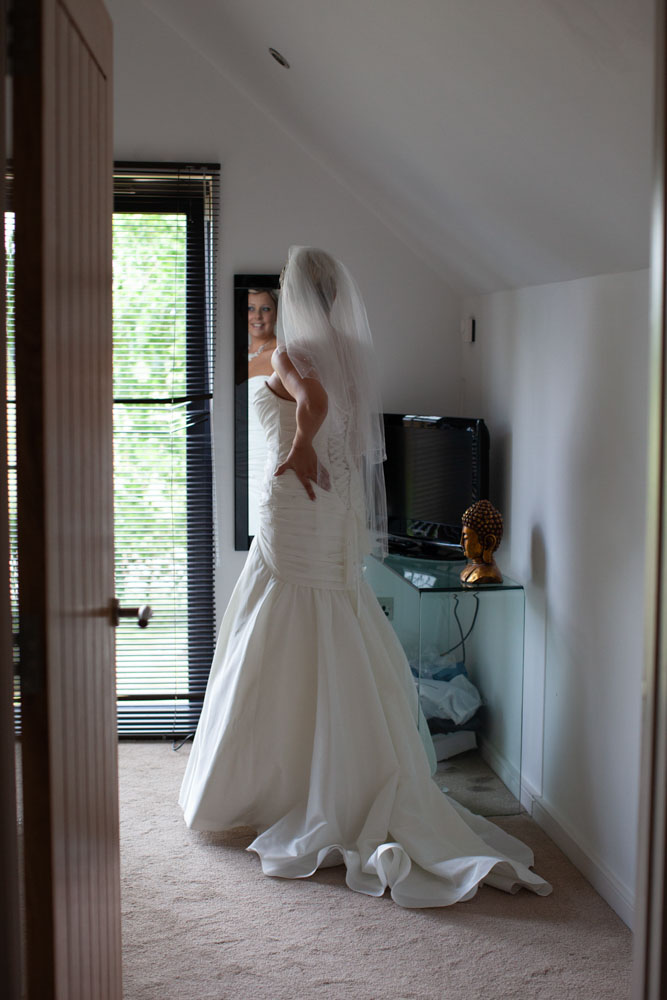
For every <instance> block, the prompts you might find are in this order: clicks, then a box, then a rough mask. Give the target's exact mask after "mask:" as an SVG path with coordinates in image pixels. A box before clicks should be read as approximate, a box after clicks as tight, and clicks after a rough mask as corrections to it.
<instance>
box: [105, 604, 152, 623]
mask: <svg viewBox="0 0 667 1000" xmlns="http://www.w3.org/2000/svg"><path fill="white" fill-rule="evenodd" d="M152 617H153V610H152V608H150V607H149V606H148V604H142V605H141V607H140V608H121V606H120V601H119V600H118V598H117V597H114V598H113V600H112V601H111V623H112V625H119V624H120V620H121V618H136V619H137V625H138V626H139V628H146V626H147V625H148V623H149V621H150V620H151V618H152Z"/></svg>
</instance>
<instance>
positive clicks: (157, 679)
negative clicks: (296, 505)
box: [113, 164, 218, 737]
mask: <svg viewBox="0 0 667 1000" xmlns="http://www.w3.org/2000/svg"><path fill="white" fill-rule="evenodd" d="M217 210H218V205H217V169H216V168H211V167H184V166H173V167H172V166H171V165H165V164H160V165H155V166H147V165H141V166H140V165H137V164H117V165H116V170H115V181H114V230H113V231H114V237H113V239H114V246H113V262H114V292H113V301H114V320H113V330H114V509H115V550H116V596H117V597H118V599H119V600H120V603H121V605H123V606H130V607H132V606H134V607H137V606H140V605H142V604H144V603H147V604H150V605H151V608H152V609H153V619H152V620H151V622H150V625H149V627H148V628H147V629H139V628H138V627H137V624H136V621H133V620H132V619H123V620H121V624H120V626H119V627H118V629H117V630H116V676H117V690H118V730H119V734H120V735H121V736H172V737H176V736H184V735H186V734H187V733H189V732H191V731H192V730H193V729H194V728H195V726H196V723H197V720H198V718H199V713H200V710H201V704H202V700H203V695H204V691H205V688H206V681H207V678H208V671H209V667H210V663H211V658H212V655H213V643H214V603H213V551H214V541H213V473H212V458H211V399H212V380H213V330H214V319H215V315H214V314H215V295H214V266H215V249H216V234H215V227H216V224H217Z"/></svg>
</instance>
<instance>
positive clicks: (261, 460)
mask: <svg viewBox="0 0 667 1000" xmlns="http://www.w3.org/2000/svg"><path fill="white" fill-rule="evenodd" d="M277 307H278V293H277V291H276V290H275V288H251V289H249V290H248V534H249V535H256V534H257V528H258V526H259V501H260V496H261V489H262V481H263V479H264V467H265V465H266V457H267V449H266V437H265V434H264V430H263V428H262V425H261V424H260V422H259V416H258V414H257V409H256V407H255V405H254V400H255V393H256V392H257V390H258V388H260V386H262V385H263V384H264V381H265V380H266V379H267V378H268V377H269V375H271V373H272V372H273V368H272V366H271V355H272V354H273V351H274V349H275V346H276V316H277Z"/></svg>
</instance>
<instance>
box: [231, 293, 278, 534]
mask: <svg viewBox="0 0 667 1000" xmlns="http://www.w3.org/2000/svg"><path fill="white" fill-rule="evenodd" d="M279 287H280V275H279V274H235V275H234V549H235V550H236V551H237V552H246V551H247V550H248V549H249V547H250V542H251V541H252V537H251V536H250V535H249V534H248V289H249V288H279Z"/></svg>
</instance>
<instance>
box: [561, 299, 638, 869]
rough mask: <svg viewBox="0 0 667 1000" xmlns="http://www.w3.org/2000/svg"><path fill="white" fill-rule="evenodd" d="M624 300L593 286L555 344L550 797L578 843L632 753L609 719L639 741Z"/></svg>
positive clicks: (634, 470)
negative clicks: (557, 399) (559, 364)
mask: <svg viewBox="0 0 667 1000" xmlns="http://www.w3.org/2000/svg"><path fill="white" fill-rule="evenodd" d="M628 298H629V296H624V295H623V289H620V290H618V291H617V290H616V289H615V288H612V289H611V290H610V286H609V285H608V283H606V282H604V283H603V282H598V283H597V284H596V285H594V286H593V290H592V292H591V293H590V294H589V296H588V298H587V300H586V301H585V302H584V303H582V302H581V301H580V302H579V303H578V306H579V308H578V309H577V311H576V312H575V311H574V310H573V314H572V315H571V317H570V319H571V320H572V321H571V322H570V323H569V324H568V325H567V328H565V326H564V327H563V330H562V335H561V338H560V343H559V350H560V352H561V354H563V353H564V354H566V356H568V357H569V365H568V369H569V375H570V378H569V380H568V382H567V383H564V384H563V386H562V393H563V395H562V403H561V406H560V413H559V414H558V420H559V422H560V426H559V427H558V430H557V432H556V433H554V428H555V421H556V416H555V414H553V413H552V415H551V419H552V421H554V425H553V427H552V433H551V446H552V448H553V453H552V458H551V460H552V462H553V463H554V465H555V467H556V468H557V469H558V476H557V478H552V480H551V486H552V488H553V489H554V490H555V496H554V497H552V498H551V504H552V507H551V519H550V525H549V540H550V548H549V554H550V567H549V568H550V581H549V582H550V592H549V594H548V595H547V596H548V601H549V611H550V614H549V621H548V623H547V657H546V674H545V683H546V698H545V708H546V714H545V729H544V738H545V744H544V767H545V790H546V793H547V795H548V798H549V799H550V800H551V801H552V802H553V803H554V804H555V805H556V807H557V809H559V810H563V812H564V815H566V816H570V817H572V816H577V817H578V818H579V829H580V830H581V832H582V840H583V844H582V846H584V847H585V848H586V847H588V846H589V845H599V844H601V843H604V842H605V837H606V826H605V824H606V820H605V817H606V816H607V813H608V805H607V803H608V802H609V801H613V798H614V791H615V789H614V786H615V785H617V784H618V783H620V784H621V786H625V787H627V785H628V784H629V782H630V780H631V775H629V774H626V773H624V770H623V769H624V768H625V766H626V763H628V762H629V761H631V760H632V759H633V757H634V755H635V749H636V748H635V746H634V743H632V745H630V744H627V743H626V746H625V748H624V750H623V752H622V753H619V748H618V732H615V731H614V730H615V728H616V727H615V725H614V724H613V720H620V719H621V718H622V717H623V715H624V713H625V716H626V720H627V725H628V733H627V734H626V737H625V739H626V741H627V740H628V739H631V740H632V739H633V738H634V735H636V724H635V723H636V721H637V720H636V719H634V718H633V717H632V716H633V715H634V710H635V708H637V709H638V703H639V688H640V676H641V667H640V664H641V635H642V626H641V622H642V609H641V594H640V593H639V592H640V591H641V580H642V578H643V551H642V538H641V537H635V530H634V529H635V528H636V527H637V525H641V524H643V511H644V503H645V485H644V484H645V462H644V454H645V437H644V433H645V426H644V419H643V409H642V407H641V401H642V400H643V398H644V396H645V385H644V382H645V372H644V370H643V365H642V362H643V361H644V360H645V359H644V357H643V356H642V345H641V344H637V339H638V338H636V337H635V336H634V333H635V327H636V323H637V316H636V310H635V313H634V314H633V312H632V309H631V308H630V307H629V306H628V305H627V304H626V303H627V299H628ZM637 352H639V357H637ZM621 539H628V540H629V542H628V544H627V545H625V544H623V545H622V546H621V544H620V543H621ZM596 720H606V724H605V725H601V724H600V723H599V722H598V721H596ZM614 762H615V764H614ZM582 765H583V766H582ZM619 765H620V768H619ZM633 795H634V792H633V793H631V795H630V798H629V800H628V809H627V814H626V817H625V818H624V819H623V820H622V821H621V823H622V826H623V827H624V830H623V835H622V836H621V838H620V841H621V844H622V852H621V851H619V853H625V854H626V855H627V857H626V858H624V859H623V860H624V864H623V865H621V864H618V860H617V859H614V864H613V868H615V869H616V870H617V871H618V870H623V868H624V867H625V868H626V870H631V867H632V865H631V856H632V849H631V842H632V840H633V837H634V825H635V819H634V809H635V806H636V802H635V801H634V798H633ZM619 832H620V831H619Z"/></svg>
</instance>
